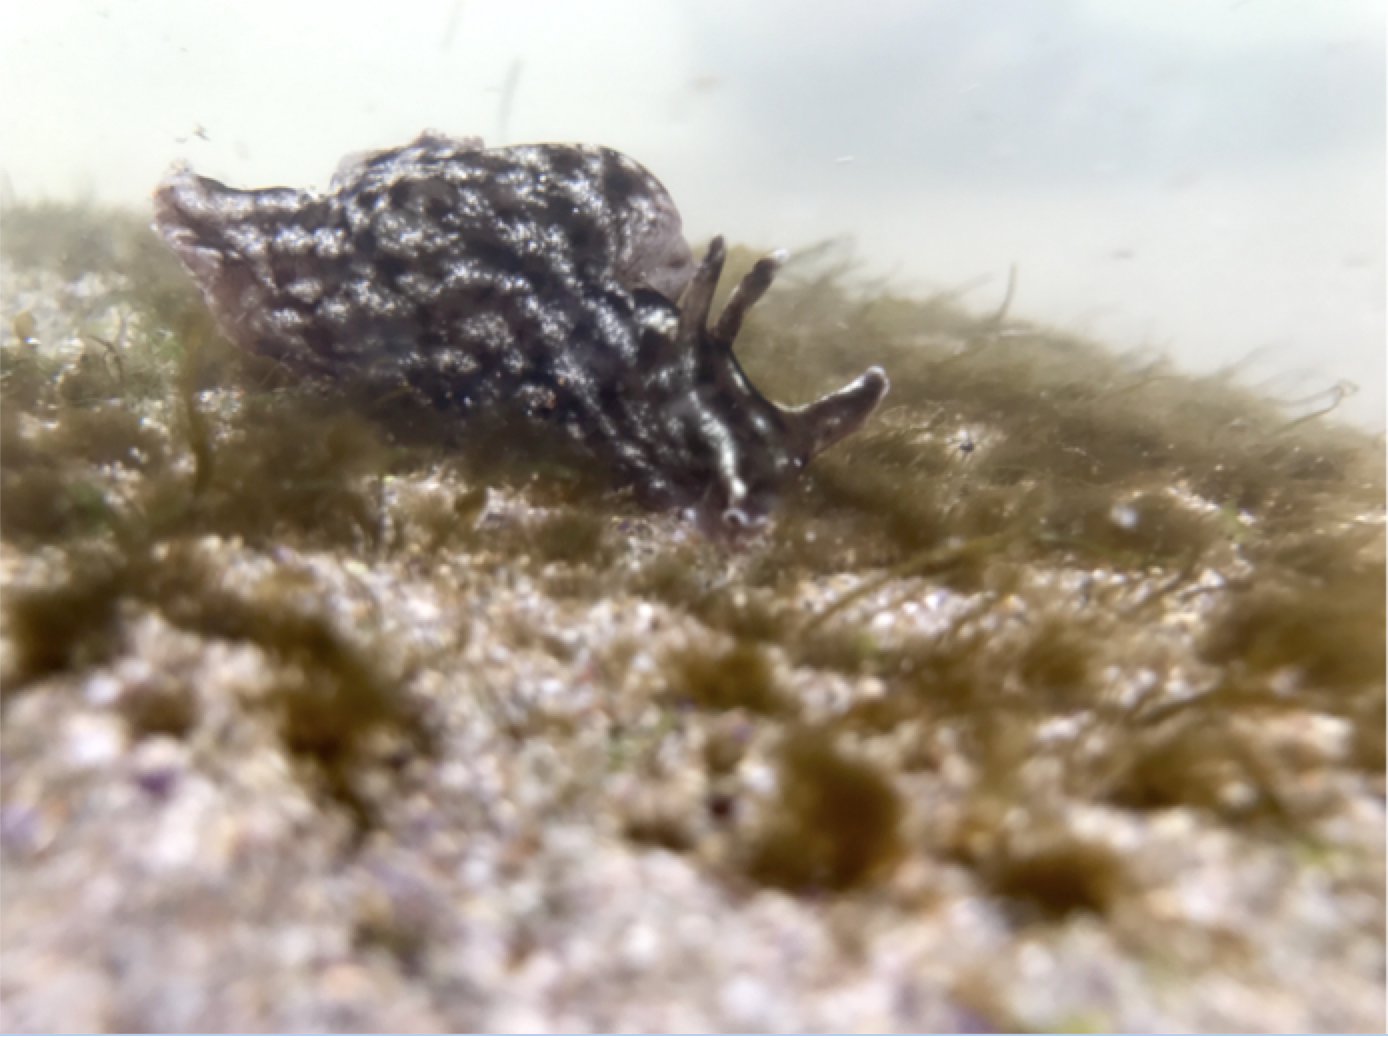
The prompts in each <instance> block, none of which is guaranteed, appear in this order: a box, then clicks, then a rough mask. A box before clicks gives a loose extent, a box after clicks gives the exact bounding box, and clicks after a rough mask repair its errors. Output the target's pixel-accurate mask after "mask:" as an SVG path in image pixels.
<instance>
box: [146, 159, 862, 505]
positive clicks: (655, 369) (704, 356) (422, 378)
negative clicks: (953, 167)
mask: <svg viewBox="0 0 1388 1040" xmlns="http://www.w3.org/2000/svg"><path fill="white" fill-rule="evenodd" d="M154 199H155V226H156V228H157V230H158V231H159V233H160V234H161V235H162V236H163V238H164V240H165V241H166V242H167V243H168V244H169V246H170V247H171V248H172V249H173V250H174V252H175V253H177V254H178V256H179V258H180V259H181V260H182V261H183V264H184V266H185V267H186V268H187V269H188V271H189V272H190V273H191V274H192V276H193V278H194V279H195V280H196V281H197V283H198V285H199V287H200V288H201V289H202V291H203V295H204V296H205V298H206V299H207V302H208V304H209V306H210V307H211V309H212V312H213V314H214V315H215V317H216V318H217V321H218V322H219V324H220V325H221V326H222V328H223V329H224V330H225V332H226V333H227V335H228V336H230V337H231V339H232V340H234V341H235V342H236V343H238V344H239V345H240V346H242V347H243V348H245V349H246V350H250V351H253V352H255V353H257V354H262V355H265V356H268V357H272V358H275V359H277V360H279V361H281V362H283V363H284V364H285V365H287V366H289V367H290V368H292V369H295V370H298V371H302V372H306V373H316V374H320V375H326V376H343V375H348V374H352V375H363V374H367V373H369V374H370V375H371V376H372V378H381V377H384V378H385V379H387V380H394V381H398V382H403V383H406V384H408V385H410V386H412V387H413V388H415V390H416V391H418V392H420V393H422V394H423V395H425V396H426V397H427V398H429V399H430V400H431V401H433V402H434V404H436V405H438V406H440V407H445V408H454V409H463V410H475V409H483V408H487V407H489V406H496V405H504V406H506V407H519V408H521V409H522V410H523V411H524V413H525V414H526V415H527V416H529V417H531V418H533V419H534V420H535V421H536V422H540V423H545V424H549V425H552V426H554V427H556V428H558V429H562V430H564V431H565V432H567V433H568V434H569V435H570V436H571V437H573V438H575V439H576V440H577V441H578V442H579V443H581V444H582V445H583V446H585V447H586V448H588V449H589V450H590V451H591V452H592V453H593V454H594V455H595V456H597V457H599V458H600V459H602V460H603V461H605V462H606V463H608V464H609V465H610V466H611V467H612V468H613V470H614V471H615V472H616V473H617V474H618V475H619V476H620V478H621V479H623V480H625V481H626V482H628V483H630V484H632V485H634V486H635V488H636V489H637V491H638V492H639V493H640V494H641V496H642V497H643V499H644V500H645V501H647V502H648V503H650V504H652V505H656V506H680V507H686V508H689V507H692V508H693V509H694V510H696V512H697V514H698V516H699V517H700V518H701V520H702V521H703V522H704V523H705V525H706V526H709V527H712V528H713V529H715V530H720V531H724V532H733V533H735V532H737V531H745V530H748V529H752V528H756V527H758V526H760V525H761V523H762V522H763V521H764V520H765V519H766V516H767V515H768V513H769V511H770V510H771V508H772V507H773V505H774V502H775V498H776V494H777V491H778V490H779V489H780V488H781V487H783V486H784V485H785V484H786V483H787V482H788V481H790V480H792V479H793V478H794V476H795V474H797V473H798V472H799V471H800V470H801V469H802V468H803V467H804V466H805V464H806V463H807V462H808V461H809V460H810V459H811V458H812V457H813V456H814V455H816V454H817V453H819V452H820V451H823V450H824V449H825V448H827V447H828V446H829V445H831V444H833V443H834V442H836V441H838V440H839V439H840V438H842V437H844V436H846V435H847V434H849V433H851V432H852V431H853V430H855V429H857V428H858V427H859V426H861V425H862V423H863V422H864V421H865V420H866V419H867V417H868V415H869V414H871V412H872V410H873V409H874V408H875V407H876V406H877V404H878V402H879V401H880V400H881V399H882V396H883V395H884V394H885V393H886V390H887V379H886V376H885V375H884V374H883V372H882V370H881V369H879V368H870V369H868V371H867V372H866V373H864V374H863V375H862V376H861V377H859V378H858V379H857V380H855V381H854V382H852V383H850V384H849V385H848V386H846V387H844V388H843V389H842V390H840V391H838V392H837V393H834V394H831V395H829V396H828V397H825V398H823V399H821V400H819V401H816V402H815V403H813V404H810V405H807V406H805V407H803V408H784V407H781V406H778V405H776V404H773V403H772V402H770V401H768V400H767V399H766V398H765V397H763V396H762V395H761V394H760V393H758V392H757V390H756V389H755V388H754V387H753V386H752V385H751V383H750V382H749V381H748V380H747V377H746V376H745V375H744V374H743V372H742V369H741V368H740V366H739V365H738V363H737V360H736V358H735V357H734V356H733V352H732V344H733V340H734V339H735V337H736V336H737V332H738V329H739V327H740V326H741V323H742V319H743V317H744V316H745V314H746V313H747V310H748V308H750V307H751V306H752V305H753V304H754V303H755V302H756V301H757V300H758V299H759V298H760V297H761V296H762V295H763V294H764V293H765V292H766V290H767V289H768V288H769V287H770V285H771V282H772V280H773V279H774V277H775V275H776V271H777V270H778V268H779V267H780V264H781V260H782V258H781V256H780V255H778V254H773V255H772V256H770V257H767V258H765V259H763V260H761V261H760V262H759V263H758V264H757V265H756V266H755V267H754V268H753V270H752V271H751V272H750V273H749V274H748V275H747V276H746V277H745V278H744V279H743V280H742V282H741V283H740V284H739V285H738V286H737V287H736V289H735V290H734V292H733V294H732V296H731V297H730V298H729V300H728V304H727V306H726V308H725V309H724V311H723V313H722V314H721V315H720V316H719V317H718V319H717V320H716V321H715V322H712V323H710V316H709V310H710V305H711V303H712V299H713V292H714V287H715V285H716V284H717V281H718V276H719V274H720V272H721V270H722V266H723V260H724V249H723V242H722V240H721V239H715V240H714V241H713V243H712V244H711V245H710V246H709V249H708V252H707V254H706V255H705V257H704V259H703V261H702V262H701V263H699V264H698V265H695V263H694V261H693V257H692V255H691V253H690V250H689V246H688V244H687V243H686V242H685V240H684V237H683V234H682V232H681V222H680V216H679V212H678V210H677V209H676V207H675V204H674V202H673V201H672V200H671V198H670V196H669V195H668V193H667V192H666V191H665V189H664V187H663V186H662V185H661V184H660V182H659V181H657V180H656V179H655V177H653V176H652V175H651V174H650V173H649V172H648V171H647V170H645V169H644V168H643V167H641V166H640V165H638V164H637V163H635V162H633V161H632V160H631V159H629V158H627V157H626V156H623V155H620V154H618V153H617V152H614V151H611V150H610V149H606V148H599V147H592V146H580V145H525V146H519V147H513V148H494V149H486V148H483V146H482V144H481V142H480V141H476V140H458V139H453V138H449V137H444V136H441V135H437V134H431V133H426V134H424V135H422V136H421V137H420V138H418V139H417V140H416V141H414V142H412V143H411V144H409V145H406V146H404V147H402V148H397V149H392V150H389V151H383V152H376V153H367V154H362V155H357V156H349V157H348V158H347V159H344V160H343V162H342V164H341V165H340V166H339V167H338V171H337V173H336V175H335V176H334V177H333V181H332V184H331V190H330V191H329V192H328V193H326V194H318V193H314V192H308V191H297V190H292V189H288V188H270V189H265V190H260V191H239V190H236V189H232V188H228V187H226V186H225V185H222V184H220V183H218V182H217V181H214V180H209V179H208V178H205V177H200V176H198V175H197V174H195V173H193V172H192V171H191V170H190V169H188V168H187V167H186V166H180V167H176V168H175V169H174V170H173V171H172V172H171V173H170V174H169V176H168V177H166V178H165V180H164V181H163V182H162V183H161V184H160V186H159V188H158V189H157V191H156V192H155V197H154Z"/></svg>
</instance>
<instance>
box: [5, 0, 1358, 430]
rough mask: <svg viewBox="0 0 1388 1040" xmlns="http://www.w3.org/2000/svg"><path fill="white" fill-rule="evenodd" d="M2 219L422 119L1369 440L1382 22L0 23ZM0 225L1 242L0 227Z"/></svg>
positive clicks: (967, 8) (372, 136) (557, 3)
mask: <svg viewBox="0 0 1388 1040" xmlns="http://www.w3.org/2000/svg"><path fill="white" fill-rule="evenodd" d="M0 19H3V21H0V172H2V173H3V182H0V187H3V190H4V191H5V193H6V195H7V197H9V198H18V199H39V198H66V199H76V198H92V199H96V200H100V201H107V202H119V203H123V204H129V205H134V206H144V205H147V204H148V203H147V200H148V195H149V191H150V189H151V187H152V186H153V185H154V183H155V182H156V181H157V180H158V179H159V177H160V176H161V174H162V173H163V171H164V170H165V169H166V168H167V166H168V165H169V164H170V163H171V162H172V161H173V160H175V159H178V158H186V159H188V160H190V161H191V162H192V163H193V165H194V166H195V168H197V169H198V170H199V172H202V173H205V174H207V175H209V176H213V177H217V178H219V179H222V180H225V181H227V182H228V183H231V184H234V185H237V186H242V187H261V186H267V185H270V184H291V185H295V186H305V185H317V186H319V187H326V185H327V181H328V178H329V176H330V174H331V172H332V170H333V167H334V166H335V165H336V163H337V160H338V158H339V157H340V156H341V155H343V154H345V153H347V152H352V151H358V150H361V149H364V148H369V147H384V146H388V145H392V144H399V143H402V142H404V141H405V140H408V139H409V138H410V137H412V136H413V135H415V134H416V133H417V132H418V131H419V130H421V129H423V128H425V127H433V128H437V129H440V130H444V131H448V132H451V133H455V134H459V135H463V134H478V135H481V136H482V137H484V138H486V139H487V141H488V142H489V143H518V142H522V141H575V140H581V141H590V142H598V143H602V144H607V145H611V146H613V147H616V148H619V149H621V150H623V151H625V152H628V153H629V154H631V155H632V156H634V157H635V158H637V159H638V160H640V161H641V162H643V163H644V164H646V165H647V166H648V167H650V168H651V169H652V170H653V171H654V172H655V173H656V174H657V176H659V177H660V178H661V179H662V180H663V181H664V182H665V183H666V185H667V186H668V187H669V188H670V191H671V193H672V194H673V196H674V197H675V199H676V200H677V202H678V203H679V205H680V208H681V211H682V212H683V214H684V217H685V221H686V226H687V228H688V230H689V233H690V237H691V239H693V240H698V239H701V238H706V237H707V236H709V235H711V234H713V233H715V232H723V233H725V234H727V235H728V236H729V237H730V238H731V239H733V240H735V241H740V242H746V243H748V244H751V245H756V246H765V247H768V248H769V247H772V246H788V247H792V248H794V247H797V246H803V245H806V244H809V243H812V242H815V241H819V240H822V239H824V238H827V237H838V236H847V237H848V238H851V240H852V242H853V248H854V252H855V254H856V255H857V256H859V257H860V258H861V259H862V260H863V261H864V262H865V264H866V267H867V269H868V270H870V271H872V272H876V273H880V274H885V275H889V276H891V278H892V279H893V284H895V285H896V286H898V287H900V288H902V289H905V290H911V291H920V292H929V291H935V290H939V289H943V288H948V287H951V286H960V285H972V286H973V288H972V289H970V290H969V292H968V294H967V295H966V296H965V300H966V302H969V303H971V304H974V305H976V306H978V307H979V308H980V309H983V308H991V307H993V306H995V305H996V303H997V302H998V300H999V299H1000V298H1001V296H1002V293H1003V290H1004V286H1005V283H1006V280H1007V271H1008V268H1009V267H1010V266H1011V265H1013V264H1016V265H1017V266H1018V269H1019V277H1020V281H1019V288H1018V293H1017V297H1016V299H1015V301H1014V303H1013V309H1012V313H1013V314H1014V315H1016V316H1018V317H1023V318H1031V319H1035V320H1040V321H1044V322H1048V323H1051V324H1054V325H1057V326H1060V327H1062V328H1068V329H1074V330H1079V331H1083V332H1085V333H1087V334H1089V335H1092V336H1094V337H1095V338H1098V339H1101V340H1103V341H1105V342H1107V343H1109V344H1110V345H1112V346H1114V347H1116V348H1119V349H1130V348H1137V347H1144V346H1145V347H1150V348H1154V349H1158V350H1161V351H1164V352H1166V353H1167V354H1169V355H1170V356H1171V357H1173V358H1174V359H1175V360H1176V361H1177V362H1178V363H1179V364H1180V365H1181V366H1182V367H1184V368H1187V369H1190V370H1197V371H1203V370H1209V369H1211V368H1216V367H1220V366H1223V365H1228V364H1231V363H1235V362H1239V361H1245V360H1247V361H1249V363H1248V365H1247V368H1246V372H1245V378H1246V379H1247V380H1248V381H1249V382H1255V383H1256V382H1259V381H1262V380H1271V381H1270V382H1269V383H1268V384H1267V386H1268V388H1269V390H1270V391H1272V392H1274V393H1276V394H1277V395H1279V396H1283V397H1294V396H1297V395H1300V394H1305V393H1310V392H1313V391H1316V390H1321V389H1324V388H1326V387H1329V386H1331V385H1333V384H1334V383H1335V382H1336V381H1337V380H1339V379H1348V380H1352V381H1353V382H1355V383H1357V384H1358V385H1359V387H1360V392H1359V394H1358V395H1357V396H1356V397H1354V398H1352V399H1350V400H1349V401H1348V402H1347V403H1346V405H1345V406H1343V408H1342V413H1341V414H1342V415H1344V416H1346V417H1348V418H1352V419H1354V420H1355V421H1357V422H1359V423H1361V424H1363V425H1366V426H1368V427H1370V428H1372V429H1375V430H1381V429H1383V428H1384V353H1385V350H1384V340H1385V322H1384V311H1385V264H1384V241H1385V203H1384V200H1385V189H1384V182H1385V163H1384V142H1385V6H1384V5H1383V4H1382V3H1381V2H1379V0H912V2H907V0H900V2H893V0H871V2H869V0H860V2H856V3H827V2H821V3H806V2H804V0H800V2H793V0H740V2H731V0H729V2H693V0H689V2H680V0H603V2H591V0H588V2H583V3H573V2H563V0H520V2H517V0H506V2H502V0H489V2H462V0H400V2H397V3H394V4H386V3H381V2H380V0H336V2H331V3H329V2H326V0H324V2H306V0H277V2H268V0H237V2H204V3H187V2H186V0H108V2H95V0H49V2H45V3H32V2H24V0H4V2H3V3H0ZM2 233H3V228H0V234H2Z"/></svg>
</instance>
